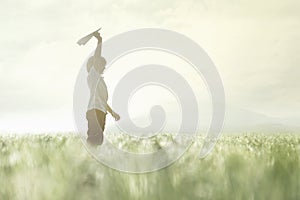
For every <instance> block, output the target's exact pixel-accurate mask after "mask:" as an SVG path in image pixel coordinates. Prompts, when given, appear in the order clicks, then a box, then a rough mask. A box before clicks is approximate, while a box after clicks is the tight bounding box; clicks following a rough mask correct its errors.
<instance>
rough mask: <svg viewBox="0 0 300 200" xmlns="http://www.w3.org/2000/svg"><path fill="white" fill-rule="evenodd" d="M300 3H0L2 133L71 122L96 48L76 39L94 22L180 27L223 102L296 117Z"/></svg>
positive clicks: (106, 26)
mask: <svg viewBox="0 0 300 200" xmlns="http://www.w3.org/2000/svg"><path fill="white" fill-rule="evenodd" d="M299 10H300V2H299V1H298V0H287V1H282V0H281V1H279V0H267V1H258V0H255V1H249V0H248V1H245V0H243V1H224V0H222V1H221V0H219V1H204V0H203V1H200V0H199V1H197V0H187V1H179V0H164V1H146V0H142V1H141V0H140V1H137V0H120V1H109V0H101V1H98V0H92V1H88V3H87V1H84V0H75V1H67V0H60V1H58V0H43V1H38V0H29V1H17V0H2V1H1V7H0V16H1V17H0V22H1V33H0V34H1V37H0V42H1V44H2V45H1V46H0V92H1V93H0V130H2V131H16V130H18V131H22V130H28V131H31V130H36V131H43V130H49V131H58V130H72V129H73V119H72V94H73V87H74V82H75V78H76V75H77V73H78V71H79V68H80V67H81V64H82V63H83V61H84V59H85V58H86V56H87V55H88V54H89V53H90V52H91V51H92V50H93V48H94V47H95V44H93V43H92V42H91V43H88V44H87V46H84V47H79V46H77V45H76V41H77V39H78V38H80V37H81V36H83V35H84V34H86V33H88V32H89V31H90V30H93V29H95V28H97V27H99V26H102V27H103V31H102V35H103V37H104V39H105V38H109V37H112V36H113V35H116V34H119V33H121V32H124V31H128V30H131V29H137V28H145V27H156V28H165V29H171V30H174V31H178V32H180V33H183V34H185V35H186V36H188V37H190V38H191V39H193V40H194V41H196V42H198V43H199V44H200V45H201V46H202V47H203V48H204V49H205V50H206V51H207V52H208V54H209V56H210V57H211V58H212V59H213V61H214V62H215V64H216V65H217V67H218V69H219V72H220V75H221V77H222V79H223V82H224V87H225V92H226V97H227V103H228V104H229V105H234V106H236V107H240V108H245V109H248V110H250V111H253V112H258V113H262V114H264V115H267V116H271V117H276V118H285V119H290V118H291V119H293V120H294V121H295V119H300V113H299V110H300V93H299V89H300V83H299V80H298V79H299V76H300V67H299V64H300V57H299V56H298V53H299V52H300V13H299ZM296 121H297V120H296ZM37 122H38V123H37ZM15 124H18V126H16V125H15ZM36 124H39V125H36Z"/></svg>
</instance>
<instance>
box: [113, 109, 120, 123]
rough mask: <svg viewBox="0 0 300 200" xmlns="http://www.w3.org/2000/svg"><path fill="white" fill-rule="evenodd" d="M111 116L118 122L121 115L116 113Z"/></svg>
mask: <svg viewBox="0 0 300 200" xmlns="http://www.w3.org/2000/svg"><path fill="white" fill-rule="evenodd" d="M111 116H113V118H115V120H116V121H118V120H119V119H120V115H118V113H115V112H114V111H112V112H111Z"/></svg>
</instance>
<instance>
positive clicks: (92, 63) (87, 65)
mask: <svg viewBox="0 0 300 200" xmlns="http://www.w3.org/2000/svg"><path fill="white" fill-rule="evenodd" d="M93 65H94V56H91V57H90V58H89V59H88V61H87V63H86V69H87V71H88V72H90V70H91V68H92V67H93Z"/></svg>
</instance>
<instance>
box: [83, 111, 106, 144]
mask: <svg viewBox="0 0 300 200" xmlns="http://www.w3.org/2000/svg"><path fill="white" fill-rule="evenodd" d="M86 118H87V120H88V132H87V134H88V138H87V142H88V143H89V144H91V145H94V146H97V145H101V144H102V142H103V131H104V127H105V118H106V114H105V113H104V112H102V111H100V110H97V109H93V110H89V111H88V112H87V113H86Z"/></svg>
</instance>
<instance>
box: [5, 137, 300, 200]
mask: <svg viewBox="0 0 300 200" xmlns="http://www.w3.org/2000/svg"><path fill="white" fill-rule="evenodd" d="M201 144H202V142H201V139H198V140H197V141H195V142H194V144H193V145H192V146H191V148H190V149H189V150H188V152H186V153H185V154H184V156H183V157H181V158H180V159H179V160H178V161H177V162H176V163H174V164H173V165H171V166H169V167H167V168H164V169H162V170H159V171H156V172H152V173H146V174H128V173H122V172H119V171H115V170H113V169H110V168H108V167H106V166H103V165H102V164H99V163H98V162H97V161H95V160H94V159H93V158H92V157H91V156H90V155H89V154H88V153H87V152H86V150H85V149H84V147H83V146H82V143H81V141H80V140H79V139H78V138H77V137H75V136H63V135H52V136H51V135H31V136H0V152H1V154H0V155H1V157H0V180H1V182H0V199H1V200H6V199H22V200H23V199H29V200H48V199H55V200H56V199H64V200H68V199H70V200H75V199H101V200H119V199H120V200H127V199H130V200H132V199H141V200H148V199H149V200H150V199H151V200H156V199H161V200H169V199H172V200H176V199H180V200H181V199H182V200H184V199H186V200H190V199H222V200H223V199H272V200H274V199H285V200H287V199H295V200H296V199H300V135H281V136H280V135H268V136H264V135H253V134H252V135H243V136H223V137H222V138H221V139H220V140H219V142H218V144H217V146H216V147H215V149H214V151H213V152H212V153H211V154H210V155H209V156H208V157H206V158H205V159H204V160H199V159H198V158H197V155H198V153H199V150H200V147H201Z"/></svg>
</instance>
